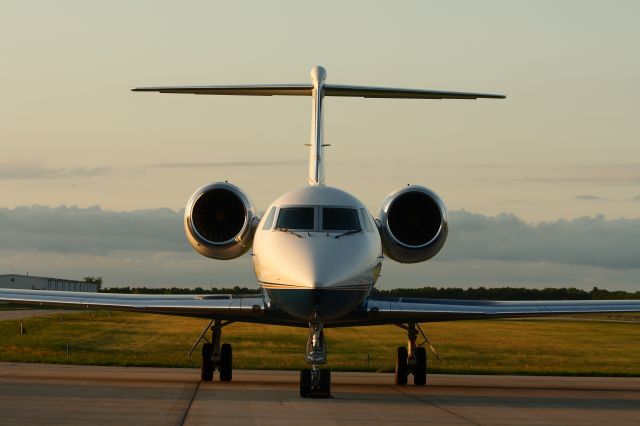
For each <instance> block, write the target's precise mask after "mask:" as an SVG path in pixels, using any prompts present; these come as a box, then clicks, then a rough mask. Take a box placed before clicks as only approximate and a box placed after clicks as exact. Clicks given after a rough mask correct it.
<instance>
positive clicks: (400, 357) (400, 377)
mask: <svg viewBox="0 0 640 426" xmlns="http://www.w3.org/2000/svg"><path fill="white" fill-rule="evenodd" d="M408 358H409V355H408V352H407V348H405V347H404V346H400V347H398V353H397V355H396V385H406V384H407V375H408V373H409V369H408V367H407V359H408Z"/></svg>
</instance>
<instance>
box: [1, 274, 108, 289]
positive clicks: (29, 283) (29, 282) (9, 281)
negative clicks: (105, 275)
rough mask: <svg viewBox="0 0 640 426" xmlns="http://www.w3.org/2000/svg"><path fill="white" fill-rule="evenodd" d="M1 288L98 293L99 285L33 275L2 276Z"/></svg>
mask: <svg viewBox="0 0 640 426" xmlns="http://www.w3.org/2000/svg"><path fill="white" fill-rule="evenodd" d="M0 288H19V289H24V290H55V291H87V292H96V291H98V289H99V288H100V284H98V283H87V282H84V281H75V280H65V279H62V278H49V277H34V276H31V275H18V274H0Z"/></svg>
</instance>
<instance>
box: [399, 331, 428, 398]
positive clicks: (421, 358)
mask: <svg viewBox="0 0 640 426" xmlns="http://www.w3.org/2000/svg"><path fill="white" fill-rule="evenodd" d="M397 325H398V327H400V328H402V329H404V330H407V338H408V343H407V347H406V348H405V347H404V346H400V347H398V353H397V356H396V377H395V379H396V380H395V382H396V385H406V384H407V379H408V376H409V374H413V384H414V385H416V386H424V385H425V384H426V383H427V351H426V349H425V348H424V347H423V346H418V345H417V344H416V340H417V339H418V333H420V334H422V336H423V337H424V339H425V343H428V342H429V340H428V339H427V336H426V335H425V334H424V332H423V331H422V329H421V328H420V325H419V324H415V323H409V324H408V325H406V326H405V325H403V324H397ZM434 354H435V355H436V357H438V354H437V352H435V349H434ZM438 359H439V357H438Z"/></svg>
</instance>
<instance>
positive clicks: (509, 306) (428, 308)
mask: <svg viewBox="0 0 640 426" xmlns="http://www.w3.org/2000/svg"><path fill="white" fill-rule="evenodd" d="M366 310H367V319H368V320H370V321H372V322H376V323H378V324H381V323H398V322H430V321H454V320H465V319H493V318H525V317H538V316H550V315H565V314H589V313H615V312H640V300H553V301H544V300H542V301H475V300H441V299H417V298H370V299H369V300H368V301H367V304H366Z"/></svg>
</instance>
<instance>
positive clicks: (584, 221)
mask: <svg viewBox="0 0 640 426" xmlns="http://www.w3.org/2000/svg"><path fill="white" fill-rule="evenodd" d="M450 230H451V231H450V233H449V239H448V240H447V243H446V244H445V246H444V249H443V251H442V253H441V255H439V256H438V259H439V260H448V261H458V260H473V259H476V260H478V259H480V260H498V261H527V262H551V263H558V264H567V265H587V266H596V267H601V268H612V269H640V244H638V241H640V218H638V219H610V220H607V219H605V218H604V216H601V215H599V216H595V217H581V218H577V219H573V220H564V219H561V220H556V221H552V222H540V223H537V224H530V223H526V222H524V221H523V220H522V219H520V218H518V217H517V216H514V215H511V214H499V215H497V216H494V217H489V216H484V215H481V214H473V213H469V212H466V211H464V210H463V211H454V212H451V214H450Z"/></svg>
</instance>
